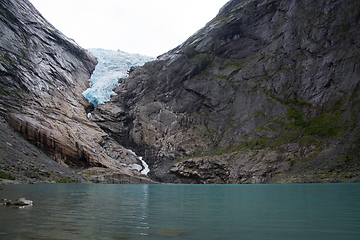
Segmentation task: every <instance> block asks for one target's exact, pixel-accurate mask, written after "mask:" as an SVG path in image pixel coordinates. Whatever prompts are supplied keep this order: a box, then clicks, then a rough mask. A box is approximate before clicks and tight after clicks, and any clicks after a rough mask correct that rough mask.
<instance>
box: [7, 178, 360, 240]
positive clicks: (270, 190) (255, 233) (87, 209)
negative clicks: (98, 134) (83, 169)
mask: <svg viewBox="0 0 360 240" xmlns="http://www.w3.org/2000/svg"><path fill="white" fill-rule="evenodd" d="M0 188H2V189H3V190H1V191H0V198H1V199H2V198H6V199H11V200H13V201H14V200H16V199H17V198H20V197H25V198H26V199H30V200H33V201H34V205H33V206H29V207H25V208H20V209H19V208H14V207H8V206H0V239H1V240H8V239H9V240H10V239H11V240H16V239H49V240H55V239H56V240H58V239H144V240H148V239H244V240H247V239H256V240H259V239H276V240H281V239H327V240H328V239H337V240H338V239H357V240H358V239H360V184H288V185H286V184H285V185H165V184H164V185H162V184H161V185H160V184H159V185H100V184H43V185H6V186H0Z"/></svg>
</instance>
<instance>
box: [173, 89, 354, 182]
mask: <svg viewBox="0 0 360 240" xmlns="http://www.w3.org/2000/svg"><path fill="white" fill-rule="evenodd" d="M359 103H360V95H359V92H357V93H354V94H352V95H351V96H349V97H346V98H343V99H340V100H337V101H335V102H330V103H328V104H326V105H324V106H322V107H312V106H311V105H309V104H304V103H299V102H297V101H295V102H294V101H291V102H287V103H286V104H287V105H288V106H289V112H288V114H287V116H286V117H283V118H277V119H273V120H272V121H269V122H268V123H267V124H265V125H263V126H259V127H258V129H257V131H256V133H255V134H252V135H248V136H245V137H244V138H243V142H241V143H240V144H237V145H234V146H230V147H227V148H222V147H219V146H218V147H215V148H213V149H212V150H211V151H210V152H203V153H198V154H197V155H196V156H194V157H187V158H185V159H179V160H178V161H177V163H176V164H175V166H174V167H172V168H171V169H170V172H171V173H173V174H175V175H177V177H179V178H180V179H181V180H180V181H179V182H186V183H328V182H360V175H359V171H360V154H359V152H358V149H359V147H360V125H359V122H360V121H359V120H360V119H359V114H358V113H359V112H360V105H359Z"/></svg>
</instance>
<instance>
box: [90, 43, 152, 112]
mask: <svg viewBox="0 0 360 240" xmlns="http://www.w3.org/2000/svg"><path fill="white" fill-rule="evenodd" d="M88 50H89V52H91V53H92V54H93V55H94V56H95V57H96V59H97V60H98V65H97V66H96V69H95V71H94V73H93V75H92V76H91V78H90V88H89V89H87V90H86V91H85V92H83V95H84V97H85V98H87V99H88V100H89V102H91V103H92V104H94V106H95V107H96V106H97V105H98V104H102V103H104V102H106V101H109V100H110V97H111V96H112V95H115V93H114V92H113V89H115V88H116V87H117V86H118V85H119V84H120V83H121V81H122V80H123V79H124V78H126V77H127V72H128V71H129V69H130V68H131V67H138V66H142V65H144V64H145V63H146V62H149V61H152V60H155V58H153V57H148V56H143V55H140V54H132V53H126V52H123V51H120V50H117V51H115V50H106V49H100V48H90V49H88Z"/></svg>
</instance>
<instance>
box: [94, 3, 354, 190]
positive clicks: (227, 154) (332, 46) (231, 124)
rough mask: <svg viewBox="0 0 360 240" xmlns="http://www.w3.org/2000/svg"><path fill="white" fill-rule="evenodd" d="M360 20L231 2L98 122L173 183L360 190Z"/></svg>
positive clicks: (124, 88) (349, 6)
mask: <svg viewBox="0 0 360 240" xmlns="http://www.w3.org/2000/svg"><path fill="white" fill-rule="evenodd" d="M359 19H360V7H359V4H358V3H357V2H354V1H350V0H345V1H336V0H328V1H296V0H292V1H290V0H289V1H279V0H278V1H277V0H273V1H271V0H250V1H239V0H233V1H230V2H229V3H228V4H226V5H225V6H224V7H223V8H222V9H221V10H220V12H219V14H218V15H217V16H216V17H215V18H214V19H213V20H212V21H210V22H209V23H208V24H207V25H206V26H205V27H204V28H203V29H201V30H200V31H198V32H197V33H195V34H194V35H193V36H191V37H190V38H189V39H188V40H187V41H185V42H184V43H183V44H182V45H180V46H179V47H177V48H175V49H173V50H171V51H169V52H168V53H166V54H164V55H162V56H160V57H159V59H158V61H154V62H150V63H147V64H145V65H144V66H143V67H139V68H137V69H136V70H135V71H134V72H133V73H131V75H130V76H129V78H127V79H125V80H124V81H123V82H122V83H121V84H120V86H119V87H117V88H116V89H115V92H116V93H117V96H114V97H113V98H112V99H111V101H110V102H108V103H105V104H104V105H99V106H98V107H97V108H96V109H95V111H94V112H93V113H92V119H93V120H94V121H95V122H96V123H97V124H98V125H99V126H100V127H101V128H102V129H103V130H104V131H106V132H107V133H109V134H110V135H111V136H112V137H114V138H115V139H116V140H117V141H118V142H119V143H120V144H122V145H124V146H126V147H131V148H132V149H135V150H136V151H137V152H138V153H140V154H141V155H142V156H144V157H145V160H146V162H147V163H148V164H149V165H150V169H152V171H151V172H150V174H152V177H153V178H154V179H157V180H160V181H164V182H183V183H266V182H318V181H320V182H325V181H359V154H358V152H357V150H356V149H358V148H359V139H360V130H359V124H358V123H359V115H358V113H359V81H360V72H359V68H358V66H359V60H360V36H359V34H360V31H359V30H360V29H359V24H360V22H359V21H360V20H359Z"/></svg>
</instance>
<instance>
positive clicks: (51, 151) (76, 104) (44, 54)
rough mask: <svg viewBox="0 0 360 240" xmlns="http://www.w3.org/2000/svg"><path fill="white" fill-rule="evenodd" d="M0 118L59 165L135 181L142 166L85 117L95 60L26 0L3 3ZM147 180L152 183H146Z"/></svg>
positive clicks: (0, 18) (0, 13)
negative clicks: (96, 169)
mask: <svg viewBox="0 0 360 240" xmlns="http://www.w3.org/2000/svg"><path fill="white" fill-rule="evenodd" d="M0 39H1V40H0V114H1V115H2V116H3V117H4V118H5V119H6V121H7V122H8V123H9V124H10V125H11V126H12V127H13V129H14V130H16V131H17V132H19V133H20V134H21V135H22V136H23V137H24V138H25V139H27V140H29V141H30V142H32V143H34V144H35V145H36V146H38V147H39V148H41V149H42V150H43V151H44V152H45V153H47V154H48V155H49V156H51V157H52V158H53V159H54V160H56V161H57V162H58V163H60V164H65V165H70V166H76V167H81V168H83V167H85V168H89V167H101V168H105V169H106V171H108V172H113V171H115V172H116V173H117V177H118V178H121V176H125V177H126V178H131V179H133V180H134V181H136V180H140V179H145V180H144V181H146V179H147V177H146V176H145V175H142V174H140V173H138V171H136V170H133V169H132V168H131V167H129V166H130V164H134V163H140V164H141V162H139V160H138V159H137V158H136V157H134V156H133V155H132V154H131V153H129V151H128V150H126V149H125V148H123V147H122V146H120V145H119V144H118V143H117V142H116V141H113V140H112V139H111V138H110V137H109V136H108V134H106V133H105V132H104V131H103V130H102V129H101V128H99V127H98V126H97V125H96V124H95V123H93V122H91V121H90V120H89V119H88V117H87V112H86V109H89V108H91V106H90V104H89V102H88V101H87V100H86V99H85V98H84V97H83V95H82V93H83V92H84V91H85V90H86V89H87V88H88V87H89V83H88V80H89V78H90V76H91V74H92V72H93V71H94V69H95V65H96V64H97V61H96V59H95V58H94V57H93V56H92V55H91V54H90V53H89V52H88V51H86V50H84V49H83V48H81V47H80V46H78V45H77V44H76V43H75V42H74V41H73V40H71V39H69V38H67V37H66V36H64V35H63V34H62V33H61V32H59V31H58V30H57V29H56V28H54V26H52V25H51V24H50V23H49V22H47V21H46V20H45V19H44V18H43V17H42V16H41V14H40V13H39V12H38V11H37V10H36V9H35V8H34V7H33V6H32V4H31V3H30V2H29V1H28V0H21V1H20V0H4V1H1V2H0ZM148 180H149V179H148Z"/></svg>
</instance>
